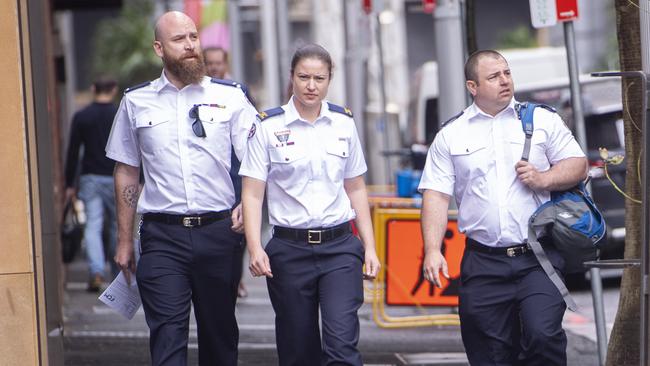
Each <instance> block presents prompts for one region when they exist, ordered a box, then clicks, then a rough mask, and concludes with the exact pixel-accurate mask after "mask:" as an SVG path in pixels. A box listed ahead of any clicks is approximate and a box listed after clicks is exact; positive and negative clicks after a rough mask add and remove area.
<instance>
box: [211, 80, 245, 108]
mask: <svg viewBox="0 0 650 366" xmlns="http://www.w3.org/2000/svg"><path fill="white" fill-rule="evenodd" d="M210 81H212V82H213V83H215V84H220V85H226V86H232V87H235V88H239V89H241V91H242V92H243V93H244V95H245V96H246V99H248V101H249V102H250V103H251V104H252V105H255V101H254V100H253V98H252V97H251V95H250V93H248V87H247V86H246V85H245V84H242V83H239V82H237V81H234V80H226V79H217V78H212V79H210Z"/></svg>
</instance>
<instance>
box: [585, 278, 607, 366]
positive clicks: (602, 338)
mask: <svg viewBox="0 0 650 366" xmlns="http://www.w3.org/2000/svg"><path fill="white" fill-rule="evenodd" d="M589 273H590V274H591V299H592V300H593V303H594V318H595V320H596V340H597V341H598V361H600V362H599V365H600V366H605V361H606V360H607V328H606V323H605V305H604V301H603V282H602V280H601V277H600V268H591V269H590V270H589Z"/></svg>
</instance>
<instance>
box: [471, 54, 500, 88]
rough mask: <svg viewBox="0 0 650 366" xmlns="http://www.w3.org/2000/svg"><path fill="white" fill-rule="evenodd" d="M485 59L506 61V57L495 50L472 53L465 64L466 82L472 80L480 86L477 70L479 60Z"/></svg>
mask: <svg viewBox="0 0 650 366" xmlns="http://www.w3.org/2000/svg"><path fill="white" fill-rule="evenodd" d="M483 57H492V58H501V59H504V60H505V57H503V55H502V54H500V53H499V52H497V51H495V50H480V51H476V52H474V53H472V54H471V55H470V56H469V58H468V59H467V62H465V81H470V80H471V81H473V82H475V83H477V84H478V75H477V71H476V68H477V66H478V62H479V60H480V59H482V58H483Z"/></svg>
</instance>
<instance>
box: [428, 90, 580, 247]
mask: <svg viewBox="0 0 650 366" xmlns="http://www.w3.org/2000/svg"><path fill="white" fill-rule="evenodd" d="M515 103H516V101H515V100H514V98H513V100H512V101H511V102H510V104H509V105H508V107H506V108H505V109H504V110H502V111H501V112H499V113H498V114H497V115H496V116H494V117H492V116H490V115H489V114H487V113H485V112H483V111H481V109H480V108H479V107H478V106H477V105H476V104H472V105H471V106H469V107H468V108H467V109H465V110H464V111H463V113H462V115H460V116H459V117H458V118H457V119H456V120H454V121H452V122H450V123H449V124H447V125H446V126H445V127H443V128H442V129H441V130H440V132H438V134H437V135H436V137H435V139H434V141H433V144H432V145H431V147H430V148H429V153H428V156H427V161H426V165H425V167H424V172H423V174H422V180H421V181H420V185H419V187H418V189H419V190H420V191H423V190H426V189H431V190H434V191H438V192H442V193H445V194H447V195H454V196H455V198H456V203H457V205H458V225H459V229H460V231H462V232H464V233H465V234H466V235H467V236H468V237H470V238H472V239H474V240H476V241H478V242H480V243H482V244H485V245H490V246H509V245H513V244H517V243H522V242H524V239H526V238H527V237H528V228H527V226H528V219H529V218H530V215H531V214H532V213H533V212H534V211H535V210H536V209H537V207H538V206H539V204H540V203H541V202H545V201H547V200H549V198H550V194H549V192H546V191H544V192H535V193H534V192H533V191H532V190H531V189H530V188H528V187H527V186H526V185H525V184H523V183H521V181H520V180H519V179H518V178H517V173H516V171H515V164H516V163H517V162H518V161H519V160H520V159H521V154H522V152H523V147H524V141H525V135H524V132H523V129H522V125H521V121H520V120H519V119H518V117H517V113H516V111H515ZM534 128H535V130H534V132H533V136H532V141H531V150H530V158H529V162H531V163H532V164H533V165H534V166H535V167H536V168H537V170H539V171H546V170H548V169H550V167H551V165H553V164H556V163H557V162H559V161H561V160H563V159H567V158H572V157H584V156H585V155H584V153H583V151H582V150H581V149H580V146H579V145H578V143H577V142H576V140H575V139H574V137H573V135H572V134H571V131H569V129H568V128H567V127H566V125H565V124H564V122H563V121H562V119H561V118H560V117H559V116H558V115H557V114H556V113H553V112H551V111H548V110H546V109H544V108H536V109H535V114H534Z"/></svg>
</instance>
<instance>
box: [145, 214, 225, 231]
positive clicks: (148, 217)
mask: <svg viewBox="0 0 650 366" xmlns="http://www.w3.org/2000/svg"><path fill="white" fill-rule="evenodd" d="M227 217H230V210H223V211H218V212H208V213H203V214H198V215H174V214H166V213H153V212H148V213H145V214H143V215H142V220H143V221H155V222H160V223H163V224H169V225H182V226H184V227H195V226H202V225H208V224H211V223H213V222H215V221H219V220H223V219H225V218H227Z"/></svg>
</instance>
